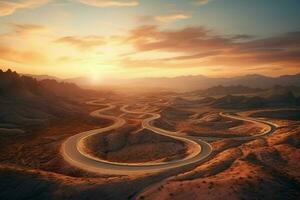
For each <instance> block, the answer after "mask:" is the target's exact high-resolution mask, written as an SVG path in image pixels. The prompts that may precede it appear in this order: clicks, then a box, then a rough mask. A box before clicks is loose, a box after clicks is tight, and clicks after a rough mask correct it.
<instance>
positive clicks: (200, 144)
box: [61, 100, 276, 174]
mask: <svg viewBox="0 0 300 200" xmlns="http://www.w3.org/2000/svg"><path fill="white" fill-rule="evenodd" d="M88 104H90V105H98V106H100V105H102V106H103V105H105V106H106V107H105V108H102V109H98V110H96V111H93V112H92V113H90V115H91V116H93V117H97V118H104V119H109V120H112V121H113V124H112V125H109V126H107V127H104V128H99V129H94V130H90V131H86V132H82V133H79V134H77V135H74V136H71V137H69V138H67V140H66V141H65V142H64V143H63V144H62V147H61V153H62V155H63V157H64V159H65V160H66V161H68V162H69V163H70V164H71V165H73V166H76V167H78V168H81V169H83V170H87V171H90V172H95V173H101V174H103V173H105V174H137V173H151V172H158V171H162V170H167V169H172V168H178V167H182V166H186V165H189V164H195V163H198V162H201V161H203V160H204V159H206V158H208V157H209V155H210V154H211V153H212V146H211V145H210V144H209V143H208V142H206V141H204V140H203V137H196V136H186V135H180V136H179V135H176V134H177V132H172V131H168V130H164V129H161V128H158V127H155V126H153V125H152V123H153V121H154V120H156V119H158V118H160V117H161V116H160V114H158V113H148V112H140V111H130V110H127V107H128V106H127V105H125V106H123V107H121V111H123V112H125V113H131V114H148V115H150V117H148V118H146V119H144V120H143V121H142V127H143V128H145V129H149V130H151V131H153V132H155V133H157V134H160V135H164V136H167V137H171V138H174V139H176V140H180V141H183V142H185V143H186V144H188V145H189V147H192V149H193V150H192V151H189V155H188V156H186V157H185V158H183V159H179V160H172V161H167V162H159V163H153V162H152V163H151V162H146V163H118V162H110V161H107V160H102V159H100V158H97V157H93V156H91V155H89V154H87V153H86V152H85V151H84V148H83V140H84V139H85V138H87V137H90V136H92V135H95V134H101V133H104V132H107V131H111V130H115V129H117V128H120V127H122V126H123V125H124V124H125V123H126V122H125V120H124V119H123V118H121V117H115V116H110V115H106V114H101V113H103V112H104V111H108V110H111V109H113V108H115V106H114V105H111V104H103V103H101V102H100V101H99V100H98V101H90V102H88ZM220 115H221V116H223V117H228V118H232V119H237V120H243V121H247V122H252V123H255V124H257V125H259V126H263V127H264V128H263V130H264V131H263V132H262V133H260V134H259V135H253V136H244V137H236V138H234V139H237V140H250V139H255V138H257V137H262V136H265V135H267V134H271V133H273V132H274V131H275V130H276V125H275V124H272V123H270V122H267V121H263V120H260V119H254V118H245V117H241V116H237V115H231V114H228V113H220ZM204 139H207V140H212V139H222V138H213V137H207V138H204Z"/></svg>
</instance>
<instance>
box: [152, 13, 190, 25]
mask: <svg viewBox="0 0 300 200" xmlns="http://www.w3.org/2000/svg"><path fill="white" fill-rule="evenodd" d="M189 18H191V16H189V15H186V14H180V13H178V14H170V15H161V16H156V17H155V20H156V21H159V22H164V23H169V22H174V21H177V20H182V19H189Z"/></svg>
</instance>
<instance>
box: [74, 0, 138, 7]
mask: <svg viewBox="0 0 300 200" xmlns="http://www.w3.org/2000/svg"><path fill="white" fill-rule="evenodd" d="M77 2H79V3H82V4H86V5H89V6H95V7H101V8H104V7H133V6H138V5H139V1H138V0H77Z"/></svg>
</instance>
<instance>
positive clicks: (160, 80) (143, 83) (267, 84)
mask: <svg viewBox="0 0 300 200" xmlns="http://www.w3.org/2000/svg"><path fill="white" fill-rule="evenodd" d="M34 78H37V79H49V77H48V76H36V75H35V76H34ZM51 79H55V80H58V81H64V82H71V83H76V84H78V85H80V86H83V87H87V88H92V87H93V88H95V86H115V87H129V88H130V87H137V88H138V87H139V88H164V89H171V90H174V91H180V92H182V91H185V92H186V91H193V90H204V89H207V88H211V87H216V86H219V85H221V86H231V85H239V86H244V87H251V88H261V89H265V88H271V87H273V86H275V85H281V86H299V85H300V73H299V74H295V75H284V76H279V77H269V76H264V75H258V74H251V75H245V76H237V77H231V78H212V77H207V76H203V75H196V76H178V77H172V78H168V77H153V78H135V79H104V80H102V81H100V82H99V83H98V85H95V84H92V83H91V81H89V79H88V78H85V77H77V78H72V79H59V78H55V77H51ZM237 89H238V88H237ZM240 89H242V88H240Z"/></svg>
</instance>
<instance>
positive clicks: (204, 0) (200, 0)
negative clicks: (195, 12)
mask: <svg viewBox="0 0 300 200" xmlns="http://www.w3.org/2000/svg"><path fill="white" fill-rule="evenodd" d="M209 1H210V0H196V3H198V4H200V5H204V4H207V3H208V2H209Z"/></svg>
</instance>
